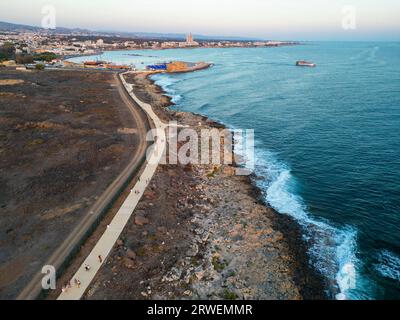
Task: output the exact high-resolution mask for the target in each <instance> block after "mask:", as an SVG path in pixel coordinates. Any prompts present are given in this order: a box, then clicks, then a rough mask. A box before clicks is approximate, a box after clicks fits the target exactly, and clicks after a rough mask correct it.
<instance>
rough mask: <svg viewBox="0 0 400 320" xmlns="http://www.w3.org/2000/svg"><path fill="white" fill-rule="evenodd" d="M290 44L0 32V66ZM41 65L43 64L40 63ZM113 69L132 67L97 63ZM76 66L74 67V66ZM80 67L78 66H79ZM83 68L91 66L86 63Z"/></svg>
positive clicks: (61, 63)
mask: <svg viewBox="0 0 400 320" xmlns="http://www.w3.org/2000/svg"><path fill="white" fill-rule="evenodd" d="M295 44H297V43H296V42H291V41H243V40H241V41H239V40H238V41H234V40H220V41H215V40H212V41H211V40H196V39H195V37H194V35H193V34H191V33H189V34H187V35H186V38H182V39H156V38H154V39H147V38H128V37H122V36H116V35H102V36H101V35H93V34H91V33H84V32H83V33H72V34H58V33H54V32H49V31H40V32H32V31H29V32H27V31H0V65H4V66H16V67H18V65H20V66H19V68H22V69H24V67H21V65H25V66H27V67H28V68H36V67H37V65H39V66H38V68H41V65H43V67H53V68H54V67H64V66H67V67H71V65H70V64H67V65H65V63H64V61H65V60H66V59H68V58H71V57H77V56H78V57H79V56H92V55H100V54H102V53H103V52H106V51H113V50H146V49H147V50H149V49H150V50H151V49H153V50H163V49H178V48H231V47H237V48H249V47H278V46H287V45H295ZM43 62H44V63H43ZM100 65H102V67H104V65H106V67H105V68H106V69H107V68H108V67H110V68H113V69H131V68H132V66H121V68H119V67H118V66H111V64H110V63H107V62H104V63H97V64H96V66H97V67H99V66H100ZM75 67H76V66H75ZM81 67H82V66H81ZM86 67H92V68H93V67H94V65H93V64H92V65H90V64H86Z"/></svg>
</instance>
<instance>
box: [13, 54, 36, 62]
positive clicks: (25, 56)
mask: <svg viewBox="0 0 400 320" xmlns="http://www.w3.org/2000/svg"><path fill="white" fill-rule="evenodd" d="M15 61H16V62H17V63H18V64H27V63H33V57H32V56H31V55H28V54H18V55H17V56H16V57H15Z"/></svg>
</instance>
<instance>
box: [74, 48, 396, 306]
mask: <svg viewBox="0 0 400 320" xmlns="http://www.w3.org/2000/svg"><path fill="white" fill-rule="evenodd" d="M129 54H140V55H143V56H130V55H129ZM101 59H105V60H111V61H113V62H120V63H134V64H136V65H138V66H144V64H146V63H150V62H151V63H154V62H162V61H168V60H174V59H179V60H185V61H192V62H195V61H207V62H213V63H215V66H214V67H213V68H211V69H208V70H204V71H201V72H196V73H188V74H179V75H157V76H154V79H155V80H156V81H157V82H158V83H159V84H160V85H162V86H163V87H164V88H165V89H166V90H167V92H168V94H170V95H171V96H173V98H174V101H175V103H176V104H177V105H176V108H178V109H180V110H187V111H192V112H196V113H200V114H204V115H207V116H209V117H211V118H213V119H215V120H219V121H221V122H223V123H224V124H226V125H228V126H231V127H233V128H242V129H255V135H256V163H257V165H256V174H257V177H258V178H257V179H256V181H255V183H257V185H258V186H259V187H260V188H261V190H262V191H263V192H264V197H265V200H266V201H267V202H268V203H269V204H270V205H271V206H272V207H274V208H275V209H276V210H278V211H279V212H280V213H282V214H289V215H291V216H293V217H295V218H296V219H297V220H298V221H299V223H300V224H301V225H302V226H303V229H304V238H305V240H306V241H307V244H308V247H309V258H310V263H312V264H313V265H314V266H315V267H316V268H318V270H319V271H320V272H322V273H323V274H324V276H325V277H326V279H328V280H329V281H330V283H331V288H330V290H329V294H330V296H331V297H332V298H338V299H343V298H347V299H366V298H368V299H383V298H386V299H391V298H400V43H361V42H360V43H349V42H343V43H339V42H338V43H308V44H305V45H301V46H294V47H281V48H248V49H192V50H191V49H179V50H164V51H132V52H126V51H125V52H109V53H106V54H104V56H102V57H101ZM300 59H305V60H311V61H313V62H315V63H317V65H318V67H317V68H315V69H311V68H299V67H295V66H294V64H295V61H296V60H300ZM75 60H79V59H75ZM80 60H82V59H81V58H80ZM83 60H87V58H84V59H83ZM141 62H144V64H141Z"/></svg>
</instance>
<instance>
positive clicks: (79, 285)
mask: <svg viewBox="0 0 400 320" xmlns="http://www.w3.org/2000/svg"><path fill="white" fill-rule="evenodd" d="M75 285H76V286H77V287H78V289H79V288H80V287H81V282H80V281H79V280H78V279H75Z"/></svg>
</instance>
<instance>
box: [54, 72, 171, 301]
mask: <svg viewBox="0 0 400 320" xmlns="http://www.w3.org/2000/svg"><path fill="white" fill-rule="evenodd" d="M124 74H126V73H124ZM124 74H120V75H119V76H120V79H121V82H122V84H123V85H124V87H125V89H126V91H127V92H128V93H129V95H130V96H131V98H132V99H133V100H134V101H135V102H136V103H137V104H138V105H139V106H140V107H141V108H142V109H143V110H144V111H145V112H146V113H147V115H148V116H149V118H150V119H151V121H153V123H154V126H155V129H153V138H154V141H155V142H154V144H153V145H152V146H151V147H150V148H149V150H148V152H147V163H146V167H145V169H144V170H143V173H142V175H141V176H140V179H139V180H138V183H137V184H136V185H135V187H134V188H133V189H132V190H131V194H130V195H129V196H128V198H127V199H126V200H125V202H124V203H123V205H122V207H121V208H120V209H119V211H118V212H117V214H116V215H115V217H114V219H113V220H112V222H111V224H110V225H109V226H108V228H107V230H106V231H105V232H104V234H103V235H102V237H101V238H100V240H99V241H98V242H97V244H96V246H95V247H94V248H93V250H92V251H91V253H90V254H89V256H88V257H87V258H86V260H85V261H84V262H83V264H82V265H81V266H80V268H79V270H78V271H77V272H76V274H75V275H74V277H73V278H72V279H71V282H70V283H71V288H68V289H66V290H65V291H64V292H63V293H62V294H61V295H60V296H59V297H58V300H79V299H81V298H82V296H83V295H84V294H85V292H86V290H87V289H88V288H89V286H90V284H91V282H92V281H93V279H94V277H95V276H96V274H97V272H98V271H99V270H100V268H101V266H102V265H103V264H104V263H105V261H106V259H107V257H108V255H109V254H110V252H111V250H112V248H113V247H114V245H115V243H116V242H117V240H118V239H119V237H120V235H121V233H122V231H123V230H124V228H125V226H126V224H127V223H128V221H129V219H130V218H131V216H132V214H133V212H134V210H135V208H136V206H137V204H138V203H139V201H140V199H141V198H142V196H143V194H144V192H145V190H146V188H147V186H148V184H149V183H150V181H151V179H152V178H153V176H154V173H155V172H156V170H157V167H158V165H159V163H160V160H161V157H162V155H163V153H164V151H165V148H166V134H165V128H166V127H167V125H165V124H164V123H162V122H161V120H160V119H159V118H158V116H157V115H156V114H155V113H154V111H153V108H152V107H151V105H149V104H147V103H144V102H142V101H140V100H139V99H138V98H137V97H136V96H135V94H134V93H133V92H132V85H131V84H129V83H127V82H126V81H125V78H124ZM87 266H89V267H90V268H87Z"/></svg>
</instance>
